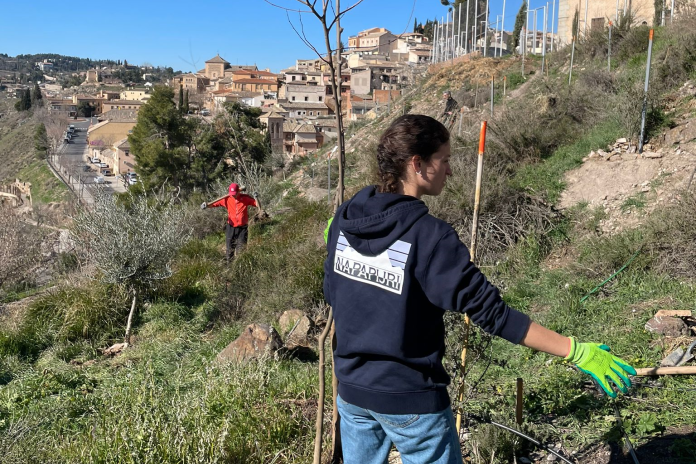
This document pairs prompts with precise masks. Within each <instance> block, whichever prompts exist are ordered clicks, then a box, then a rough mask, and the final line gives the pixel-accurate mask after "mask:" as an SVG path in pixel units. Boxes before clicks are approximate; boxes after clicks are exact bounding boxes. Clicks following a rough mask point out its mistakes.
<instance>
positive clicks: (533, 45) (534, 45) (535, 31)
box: [532, 8, 539, 55]
mask: <svg viewBox="0 0 696 464" xmlns="http://www.w3.org/2000/svg"><path fill="white" fill-rule="evenodd" d="M538 9H539V8H535V9H534V38H533V39H532V53H533V54H534V55H536V49H537V43H538V36H537V22H536V12H537V10H538Z"/></svg>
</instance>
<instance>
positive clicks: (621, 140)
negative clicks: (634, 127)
mask: <svg viewBox="0 0 696 464" xmlns="http://www.w3.org/2000/svg"><path fill="white" fill-rule="evenodd" d="M627 142H628V140H627V139H625V138H622V139H617V140H616V143H627Z"/></svg>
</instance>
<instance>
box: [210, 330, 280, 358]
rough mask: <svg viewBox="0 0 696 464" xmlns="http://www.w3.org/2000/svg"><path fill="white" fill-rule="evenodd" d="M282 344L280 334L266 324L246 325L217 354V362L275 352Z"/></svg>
mask: <svg viewBox="0 0 696 464" xmlns="http://www.w3.org/2000/svg"><path fill="white" fill-rule="evenodd" d="M282 345H283V342H282V341H281V339H280V335H278V332H276V331H275V329H274V328H273V327H271V326H270V325H267V324H251V325H248V326H247V327H246V328H245V329H244V331H243V332H242V334H241V335H240V336H239V337H237V339H236V340H234V341H233V342H232V343H230V344H229V345H227V347H226V348H225V349H224V350H222V351H221V352H220V353H219V354H218V355H217V360H218V362H221V363H225V362H234V361H237V362H238V361H246V360H249V359H253V358H257V357H259V356H261V355H263V354H267V353H268V354H270V353H275V352H276V351H278V349H279V348H280V347H281V346H282Z"/></svg>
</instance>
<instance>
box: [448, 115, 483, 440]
mask: <svg viewBox="0 0 696 464" xmlns="http://www.w3.org/2000/svg"><path fill="white" fill-rule="evenodd" d="M487 127H488V122H487V121H482V122H481V133H480V135H479V151H478V165H477V167H476V194H475V196H474V219H473V222H472V225H471V247H470V248H469V253H470V254H471V261H472V262H475V260H476V240H477V236H478V216H479V206H480V204H481V182H482V179H483V152H484V149H485V147H486V128H487ZM470 325H471V319H469V315H468V314H465V315H464V348H463V349H462V356H461V365H460V369H459V371H460V372H461V375H462V379H461V382H460V384H459V395H458V399H459V407H458V408H457V424H456V426H457V435H459V432H460V430H461V428H462V407H461V402H462V401H464V374H465V373H466V351H467V348H468V347H469V326H470Z"/></svg>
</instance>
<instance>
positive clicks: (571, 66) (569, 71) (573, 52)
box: [568, 36, 575, 85]
mask: <svg viewBox="0 0 696 464" xmlns="http://www.w3.org/2000/svg"><path fill="white" fill-rule="evenodd" d="M574 56H575V36H573V48H571V50H570V69H568V85H570V80H571V79H572V78H573V57H574Z"/></svg>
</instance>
